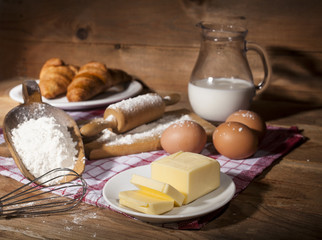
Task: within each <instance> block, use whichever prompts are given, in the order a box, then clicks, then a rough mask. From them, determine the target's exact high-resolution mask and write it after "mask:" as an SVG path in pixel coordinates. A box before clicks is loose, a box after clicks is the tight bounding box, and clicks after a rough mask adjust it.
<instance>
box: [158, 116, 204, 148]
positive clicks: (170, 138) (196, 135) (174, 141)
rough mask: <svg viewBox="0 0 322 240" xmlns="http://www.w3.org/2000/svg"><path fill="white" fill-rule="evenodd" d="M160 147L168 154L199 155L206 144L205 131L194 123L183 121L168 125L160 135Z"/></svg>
mask: <svg viewBox="0 0 322 240" xmlns="http://www.w3.org/2000/svg"><path fill="white" fill-rule="evenodd" d="M160 141H161V146H162V148H163V149H164V150H165V151H167V152H168V153H170V154H172V153H176V152H179V151H183V152H194V153H200V152H201V150H202V149H203V148H204V147H205V144H206V142H207V134H206V131H205V129H204V128H203V127H202V126H200V125H199V124H198V123H196V122H194V121H189V120H184V121H179V122H177V123H174V124H172V125H170V126H169V127H168V128H167V129H166V130H164V132H163V133H162V135H161V140H160Z"/></svg>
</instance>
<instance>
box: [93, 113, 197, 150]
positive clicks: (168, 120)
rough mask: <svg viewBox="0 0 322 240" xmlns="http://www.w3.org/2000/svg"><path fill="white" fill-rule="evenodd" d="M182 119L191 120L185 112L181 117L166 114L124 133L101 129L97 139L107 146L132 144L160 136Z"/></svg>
mask: <svg viewBox="0 0 322 240" xmlns="http://www.w3.org/2000/svg"><path fill="white" fill-rule="evenodd" d="M184 120H191V121H193V120H192V119H191V117H190V116H189V115H187V114H186V115H182V116H181V117H177V116H173V115H168V116H164V117H163V118H160V119H158V120H156V121H153V122H151V123H148V124H143V125H141V126H139V127H137V128H134V129H132V130H131V131H128V132H126V133H124V134H115V133H113V132H111V131H109V130H108V129H105V130H103V134H102V136H100V137H99V138H98V139H97V141H98V142H105V145H107V146H113V145H126V144H132V143H135V142H136V141H140V140H143V139H146V138H153V137H161V134H162V133H163V131H164V130H165V129H167V128H168V127H169V126H170V125H172V124H174V123H176V122H180V121H184Z"/></svg>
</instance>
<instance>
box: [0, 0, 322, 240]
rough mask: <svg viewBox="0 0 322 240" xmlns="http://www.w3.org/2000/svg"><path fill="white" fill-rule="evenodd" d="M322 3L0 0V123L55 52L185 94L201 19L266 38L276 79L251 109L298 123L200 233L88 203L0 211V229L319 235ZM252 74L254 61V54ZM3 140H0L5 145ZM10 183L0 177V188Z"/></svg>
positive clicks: (67, 235)
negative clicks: (296, 131) (287, 145)
mask: <svg viewBox="0 0 322 240" xmlns="http://www.w3.org/2000/svg"><path fill="white" fill-rule="evenodd" d="M321 10H322V2H321V1H319V0H307V1H302V0H285V1H279V0H273V1H256V0H247V1H234V0H227V1H219V0H200V1H193V0H163V1H156V0H155V1H152V0H138V1H130V0H120V1H110V0H109V1H103V0H102V1H97V0H95V1H94V0H93V1H90V0H88V1H86V0H85V1H73V0H65V1H26V0H19V1H18V0H17V1H16V0H15V1H6V0H0V56H1V59H0V126H2V122H3V118H4V116H5V114H6V113H7V112H8V111H9V110H10V109H11V108H13V107H14V106H16V105H17V103H16V102H14V101H13V100H11V99H10V98H9V96H8V93H9V90H10V89H11V88H12V87H14V86H16V85H17V84H19V83H21V81H22V80H23V79H26V78H37V77H38V74H39V70H40V67H41V65H42V64H43V62H44V61H45V60H47V59H48V58H50V57H53V56H57V57H61V58H62V59H64V60H65V61H66V62H67V63H74V64H80V65H81V64H84V63H86V62H88V61H90V60H98V61H103V62H105V63H106V64H107V66H109V67H114V68H121V69H123V70H125V71H127V72H129V73H130V74H132V75H135V76H137V77H138V78H140V79H141V80H142V81H144V83H146V84H147V85H148V86H149V87H151V88H153V89H155V90H157V91H159V92H168V91H176V92H180V93H181V95H182V100H181V102H180V103H179V104H178V105H177V107H187V108H189V103H188V101H187V94H186V87H187V82H188V80H189V76H190V73H191V70H192V67H193V65H194V62H195V60H196V57H197V54H198V50H199V32H198V30H197V29H196V28H195V27H194V25H195V23H197V22H199V21H200V20H206V19H208V20H216V21H226V20H227V19H229V21H234V22H238V23H240V24H244V25H246V26H247V28H248V29H249V35H248V38H247V39H248V40H251V41H255V42H257V43H259V44H261V45H262V46H263V47H265V48H266V49H267V51H268V54H269V56H270V59H271V64H272V68H273V77H272V84H271V85H270V87H269V89H268V90H267V92H265V93H264V94H263V95H262V96H260V97H258V98H257V99H256V100H255V101H254V103H253V105H252V109H253V110H255V111H257V112H258V113H259V114H260V115H262V116H263V118H264V119H265V120H266V121H267V123H269V124H276V125H282V126H292V125H296V126H298V127H299V128H300V129H301V130H302V134H303V135H304V136H305V137H306V138H307V140H306V142H304V143H303V144H301V145H300V146H298V147H297V148H296V149H294V150H293V151H291V152H290V153H289V154H288V155H286V156H284V157H283V158H282V159H279V160H278V161H276V162H275V163H274V164H273V165H272V166H271V167H269V168H268V169H266V170H265V171H264V173H263V174H261V175H260V176H259V177H257V178H256V179H255V180H254V181H253V182H252V183H251V184H250V185H249V186H248V187H247V189H246V190H245V191H243V192H242V193H241V194H240V195H238V197H237V198H235V199H234V200H233V201H232V202H231V203H230V205H229V207H228V208H227V209H226V210H225V211H224V213H223V214H222V215H220V216H219V217H218V218H217V219H215V220H214V221H212V222H211V223H209V224H207V225H206V226H205V227H204V228H203V229H202V230H200V231H177V230H169V229H165V228H160V227H155V226H152V225H149V224H146V223H142V222H140V221H134V220H131V219H128V218H125V217H124V216H122V215H120V214H117V213H114V212H112V211H110V210H107V209H101V208H97V207H93V206H90V205H86V204H81V206H80V207H79V208H77V209H75V210H73V211H71V212H68V213H66V214H63V215H60V216H49V217H35V218H22V219H11V220H5V219H0V239H88V238H97V239H115V238H119V239H132V238H134V237H136V238H142V239H319V238H321V235H322V202H321V197H322V184H321V174H322V158H321V153H322V109H321V106H322V97H321V96H322V82H321V78H322V45H321V42H322V32H321V27H322V18H321ZM250 63H251V65H252V67H253V69H254V76H255V80H256V79H257V78H258V77H259V76H260V72H261V66H260V65H258V63H257V61H256V58H255V57H254V56H252V55H251V54H250ZM1 147H2V146H0V149H1ZM16 187H17V182H16V181H14V180H12V179H10V178H6V177H3V176H0V195H2V194H4V193H6V192H9V191H11V190H13V189H15V188H16Z"/></svg>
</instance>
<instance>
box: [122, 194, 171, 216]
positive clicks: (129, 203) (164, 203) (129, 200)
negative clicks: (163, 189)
mask: <svg viewBox="0 0 322 240" xmlns="http://www.w3.org/2000/svg"><path fill="white" fill-rule="evenodd" d="M119 203H120V204H121V205H123V206H126V207H129V208H132V209H135V210H137V211H139V212H143V213H146V214H153V215H157V214H162V213H165V212H168V211H170V210H171V209H172V208H173V206H174V201H173V199H171V200H170V199H168V200H165V199H162V198H158V197H156V196H150V195H147V194H146V193H144V192H142V191H141V190H128V191H122V192H120V193H119Z"/></svg>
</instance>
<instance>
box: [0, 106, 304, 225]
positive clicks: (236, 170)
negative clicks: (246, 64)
mask: <svg viewBox="0 0 322 240" xmlns="http://www.w3.org/2000/svg"><path fill="white" fill-rule="evenodd" d="M103 111H104V110H92V111H84V112H77V111H73V112H68V113H69V114H70V115H71V116H72V117H73V118H74V119H75V120H76V121H82V120H87V119H91V118H93V117H97V116H99V117H101V116H102V114H103ZM303 139H304V137H303V136H302V135H301V134H300V133H299V129H298V128H297V127H290V128H280V127H273V126H268V130H267V133H266V135H265V137H264V139H263V141H262V143H261V145H260V147H259V150H258V151H257V152H256V154H255V155H254V156H252V157H251V158H248V159H244V160H230V159H228V158H226V157H224V156H221V155H219V154H218V153H217V152H216V151H215V149H214V147H213V145H212V144H207V145H206V147H205V149H204V150H203V151H202V154H204V155H206V156H209V157H211V158H215V159H217V160H218V161H219V163H220V165H221V171H222V172H223V173H226V174H227V175H229V176H230V177H231V178H232V179H233V181H234V183H235V185H236V193H235V196H237V195H238V194H239V193H240V192H241V191H242V190H244V189H245V188H246V187H247V186H248V184H249V183H250V182H251V181H252V180H253V179H254V178H255V177H256V176H257V175H259V174H260V173H261V172H262V171H263V170H264V169H265V168H267V167H268V166H270V165H271V164H272V163H273V162H274V161H275V160H276V159H279V158H280V157H281V156H283V155H285V154H286V153H288V152H289V151H290V150H291V149H292V148H294V147H295V146H296V145H297V144H299V143H300V142H302V140H303ZM3 142H4V138H3V132H2V129H0V143H3ZM166 155H167V153H166V152H165V151H153V152H144V153H139V154H133V155H127V156H121V157H111V158H106V159H101V160H95V161H87V162H86V166H85V171H84V173H83V178H84V179H85V180H86V182H87V184H88V191H87V193H86V195H85V197H84V198H83V201H84V202H85V203H88V204H92V205H96V206H98V207H102V208H110V206H109V205H108V204H107V202H106V201H105V200H104V198H103V194H102V189H103V187H104V185H105V184H106V182H107V181H108V180H109V179H111V178H112V177H113V176H115V175H116V174H118V173H120V172H122V171H124V170H127V169H130V168H134V167H137V166H143V165H147V164H150V163H151V162H153V161H154V160H156V159H158V158H160V157H163V156H166ZM0 174H1V175H4V176H8V177H11V178H13V179H15V180H17V181H19V182H22V183H27V182H28V180H27V179H25V178H24V177H23V175H22V174H21V173H20V171H19V169H18V168H17V167H16V165H15V163H14V161H13V159H12V158H5V157H1V156H0ZM58 194H59V193H58ZM110 209H111V208H110ZM114 211H115V210H114ZM219 211H220V210H217V211H214V212H212V213H210V214H208V215H206V216H203V217H199V218H196V219H191V220H186V221H182V222H178V223H168V224H162V226H163V227H168V228H173V229H200V228H202V226H204V225H205V224H206V223H208V222H209V221H211V220H213V219H214V218H215V217H216V216H218V214H219ZM127 217H130V216H127Z"/></svg>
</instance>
